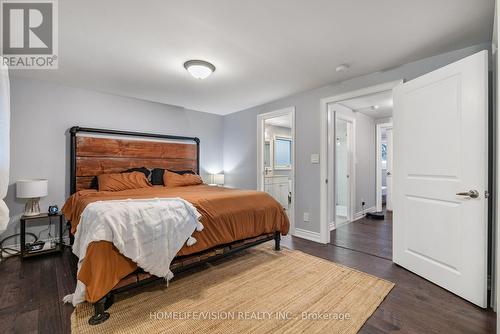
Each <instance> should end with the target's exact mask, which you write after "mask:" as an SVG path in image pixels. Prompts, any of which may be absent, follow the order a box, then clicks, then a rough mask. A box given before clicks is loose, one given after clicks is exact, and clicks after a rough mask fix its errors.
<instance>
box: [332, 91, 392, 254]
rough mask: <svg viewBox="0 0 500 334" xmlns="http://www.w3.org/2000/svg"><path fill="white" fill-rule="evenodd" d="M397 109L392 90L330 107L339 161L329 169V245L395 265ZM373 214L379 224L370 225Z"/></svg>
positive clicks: (334, 154)
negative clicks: (393, 199) (394, 121)
mask: <svg viewBox="0 0 500 334" xmlns="http://www.w3.org/2000/svg"><path fill="white" fill-rule="evenodd" d="M392 107H393V98H392V90H385V91H382V92H377V93H371V94H365V95H361V96H356V97H352V98H349V99H345V100H341V101H336V102H335V103H332V104H330V106H329V113H330V119H332V120H334V122H333V126H332V124H331V123H330V126H329V130H330V132H331V135H330V137H333V138H334V142H333V145H332V144H330V145H329V149H328V153H329V156H331V157H334V159H333V161H331V166H330V167H329V169H330V173H331V174H332V177H333V180H334V182H333V189H334V190H333V192H332V197H331V199H332V200H333V201H334V205H332V206H331V208H330V210H332V213H331V214H332V216H331V218H330V219H332V220H333V221H332V222H331V225H330V226H331V232H330V243H331V244H333V245H335V246H338V247H343V248H347V249H351V250H354V251H358V252H363V253H367V254H370V255H373V256H377V257H380V258H384V259H388V260H392V214H391V212H390V210H391V209H392V207H391V204H390V201H391V194H390V190H388V189H389V188H390V187H391V185H392V182H391V181H392V180H391V177H392V175H391V172H390V170H391V167H390V166H391V165H392V159H390V156H391V153H392V139H391V138H392V123H391V122H392ZM378 137H380V138H379V139H378V140H377V139H376V138H378ZM376 156H377V157H378V158H375V157H376ZM332 169H333V170H334V172H333V173H332V172H331V170H332ZM378 196H380V199H381V202H382V204H380V206H381V208H378V204H379V203H378V202H379V201H378ZM386 205H387V209H389V212H388V211H387V210H386ZM377 209H378V210H377ZM372 214H376V215H377V218H380V219H371V217H370V215H372Z"/></svg>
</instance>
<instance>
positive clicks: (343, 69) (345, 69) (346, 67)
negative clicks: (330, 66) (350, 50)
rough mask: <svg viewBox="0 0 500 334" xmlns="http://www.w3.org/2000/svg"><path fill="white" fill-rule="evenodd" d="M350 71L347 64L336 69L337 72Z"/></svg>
mask: <svg viewBox="0 0 500 334" xmlns="http://www.w3.org/2000/svg"><path fill="white" fill-rule="evenodd" d="M348 69H349V65H347V64H340V65H339V66H337V68H336V69H335V71H337V72H345V71H347V70H348Z"/></svg>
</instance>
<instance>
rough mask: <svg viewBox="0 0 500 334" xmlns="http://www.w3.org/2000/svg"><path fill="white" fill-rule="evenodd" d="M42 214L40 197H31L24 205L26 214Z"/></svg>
mask: <svg viewBox="0 0 500 334" xmlns="http://www.w3.org/2000/svg"><path fill="white" fill-rule="evenodd" d="M39 214H40V198H30V199H29V200H28V201H27V202H26V205H25V206H24V215H25V216H28V217H30V216H38V215H39Z"/></svg>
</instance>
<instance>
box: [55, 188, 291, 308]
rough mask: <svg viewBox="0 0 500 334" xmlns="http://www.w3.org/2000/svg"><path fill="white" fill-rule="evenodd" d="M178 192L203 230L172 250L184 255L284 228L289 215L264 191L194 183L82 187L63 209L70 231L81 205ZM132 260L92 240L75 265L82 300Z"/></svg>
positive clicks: (128, 269) (124, 271)
mask: <svg viewBox="0 0 500 334" xmlns="http://www.w3.org/2000/svg"><path fill="white" fill-rule="evenodd" d="M155 197H158V198H162V197H180V198H183V199H185V200H187V201H189V202H190V203H192V204H193V205H194V206H195V207H196V209H197V210H198V211H199V212H200V214H201V215H202V217H201V222H202V223H203V225H204V227H205V228H204V230H203V231H202V232H196V231H195V232H194V233H193V236H194V237H195V238H196V239H197V240H198V242H197V243H196V244H194V245H193V246H191V247H187V246H184V247H183V248H182V249H181V250H180V251H179V253H178V254H177V255H189V254H193V253H197V252H201V251H204V250H207V249H210V248H212V247H215V246H218V245H222V244H227V243H230V242H233V241H237V240H242V239H246V238H252V237H256V236H258V235H261V234H264V233H272V232H275V231H280V232H281V234H283V235H286V234H287V233H288V228H289V222H288V218H287V216H286V214H285V212H284V210H283V208H282V207H281V205H280V204H279V203H278V202H277V201H276V200H274V199H273V198H272V197H271V196H269V195H268V194H266V193H264V192H258V191H251V190H237V189H229V188H222V187H211V186H207V185H197V186H188V187H177V188H166V187H151V188H142V189H132V190H124V191H116V192H108V191H101V192H98V191H96V190H82V191H79V192H77V193H75V194H73V195H72V196H71V197H70V198H68V200H67V201H66V203H65V204H64V207H63V209H62V211H63V213H64V216H65V217H66V219H67V220H69V221H70V222H71V232H72V233H73V234H74V233H76V230H77V228H78V223H79V219H80V215H81V214H82V212H83V210H84V209H85V207H86V206H87V205H88V204H89V203H92V202H95V201H103V200H118V199H127V198H133V199H144V198H155ZM136 269H137V265H136V264H135V263H134V262H133V261H131V260H130V259H128V258H126V257H125V256H123V255H122V254H120V253H119V252H118V250H117V249H116V248H115V247H114V246H113V244H111V243H110V242H107V241H98V242H93V243H91V244H90V245H89V247H88V248H87V254H86V256H85V259H84V261H83V263H82V266H81V268H80V272H79V274H78V279H79V280H80V281H81V282H83V283H84V284H85V285H86V299H87V301H88V302H92V303H93V302H96V301H98V300H99V299H101V298H102V297H103V296H105V295H106V294H107V293H108V292H109V291H111V290H112V289H113V287H114V286H115V285H116V284H117V283H118V282H119V281H120V280H121V279H122V278H124V277H125V276H127V275H128V274H130V273H132V272H134V271H135V270H136Z"/></svg>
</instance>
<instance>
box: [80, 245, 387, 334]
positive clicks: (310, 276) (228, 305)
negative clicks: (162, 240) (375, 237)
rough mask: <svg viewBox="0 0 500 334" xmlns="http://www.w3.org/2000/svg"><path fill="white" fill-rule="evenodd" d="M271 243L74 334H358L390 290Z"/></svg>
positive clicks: (88, 311) (87, 309) (126, 304)
mask: <svg viewBox="0 0 500 334" xmlns="http://www.w3.org/2000/svg"><path fill="white" fill-rule="evenodd" d="M272 247H273V244H272V243H266V244H263V245H260V246H258V247H255V248H253V249H249V250H247V251H244V252H242V253H240V254H239V255H236V256H234V257H231V258H230V259H227V260H224V261H221V262H220V263H218V264H216V265H212V266H210V267H208V268H206V269H203V270H201V271H197V272H194V273H190V274H189V275H183V276H182V277H180V278H178V279H174V280H173V281H171V282H170V284H169V286H168V287H166V284H160V285H157V286H156V288H155V289H153V291H147V292H141V293H138V294H135V295H131V296H127V297H126V298H122V300H120V299H118V300H117V301H116V302H115V304H114V305H113V306H112V307H111V308H110V309H109V310H108V312H109V313H110V314H111V316H110V318H109V320H107V321H106V322H105V323H103V324H101V325H97V326H90V325H89V324H88V319H89V317H90V316H91V315H92V314H93V308H92V307H91V306H90V305H89V304H87V303H85V304H81V305H79V306H78V307H76V309H75V311H74V312H73V314H72V316H71V329H72V332H73V333H148V334H149V333H356V332H357V331H358V330H359V329H360V328H361V326H362V325H363V324H364V323H365V321H366V320H367V319H368V318H369V317H370V316H371V314H372V313H373V312H374V311H375V310H376V309H377V307H378V306H379V305H380V303H381V302H382V301H383V299H384V298H385V297H386V295H387V294H388V293H389V292H390V291H391V289H392V288H393V287H394V284H393V283H391V282H388V281H385V280H383V279H380V278H377V277H374V276H371V275H368V274H365V273H362V272H359V271H356V270H353V269H350V268H347V267H344V266H341V265H338V264H335V263H333V262H330V261H327V260H323V259H320V258H317V257H314V256H310V255H307V254H305V253H302V252H300V251H292V250H288V249H285V248H283V249H282V250H281V251H279V252H276V251H274V250H273V249H272Z"/></svg>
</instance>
